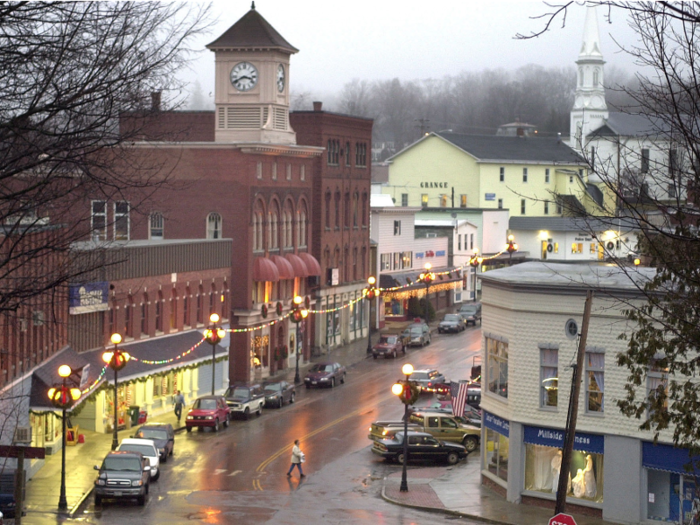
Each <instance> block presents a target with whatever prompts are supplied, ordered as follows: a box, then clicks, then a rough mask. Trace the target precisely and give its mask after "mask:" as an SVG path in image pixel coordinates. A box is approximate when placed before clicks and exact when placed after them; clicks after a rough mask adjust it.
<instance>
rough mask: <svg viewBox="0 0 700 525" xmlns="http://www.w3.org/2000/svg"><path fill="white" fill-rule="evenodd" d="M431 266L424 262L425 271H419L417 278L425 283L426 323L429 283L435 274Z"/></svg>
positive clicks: (426, 318)
mask: <svg viewBox="0 0 700 525" xmlns="http://www.w3.org/2000/svg"><path fill="white" fill-rule="evenodd" d="M432 267H433V265H432V264H430V263H425V271H424V272H423V273H421V274H420V275H419V276H418V278H419V279H420V280H421V281H423V283H424V284H425V308H424V310H425V322H426V323H428V322H429V321H430V319H428V295H429V294H430V283H432V282H433V281H434V280H435V274H434V273H433V272H431V271H430V269H431V268H432Z"/></svg>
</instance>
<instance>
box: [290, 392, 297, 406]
mask: <svg viewBox="0 0 700 525" xmlns="http://www.w3.org/2000/svg"><path fill="white" fill-rule="evenodd" d="M296 396H297V394H296V392H292V397H290V398H289V402H290V403H294V398H295V397H296Z"/></svg>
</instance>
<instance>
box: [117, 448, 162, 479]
mask: <svg viewBox="0 0 700 525" xmlns="http://www.w3.org/2000/svg"><path fill="white" fill-rule="evenodd" d="M117 450H119V451H126V452H139V453H140V454H141V455H142V456H143V457H145V458H146V459H148V463H149V465H150V466H151V471H150V474H151V481H158V478H160V452H158V449H157V448H156V445H155V443H153V441H151V440H150V439H137V438H127V439H122V442H121V443H120V444H119V446H118V447H117Z"/></svg>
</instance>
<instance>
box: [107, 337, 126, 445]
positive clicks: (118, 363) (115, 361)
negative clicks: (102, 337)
mask: <svg viewBox="0 0 700 525" xmlns="http://www.w3.org/2000/svg"><path fill="white" fill-rule="evenodd" d="M110 341H112V343H113V344H114V350H112V351H111V352H109V351H107V352H105V353H103V354H102V360H103V361H104V362H105V363H107V366H109V367H110V368H111V369H112V370H114V425H113V428H112V450H116V449H117V447H118V446H119V437H118V436H117V427H118V426H119V415H118V412H117V410H118V408H119V397H118V396H117V372H119V370H121V369H122V368H124V367H125V366H126V363H127V362H128V361H129V359H131V356H130V355H129V354H128V353H127V352H125V351H124V350H120V349H119V347H118V346H117V345H118V344H119V343H121V342H122V336H121V335H119V334H112V337H110Z"/></svg>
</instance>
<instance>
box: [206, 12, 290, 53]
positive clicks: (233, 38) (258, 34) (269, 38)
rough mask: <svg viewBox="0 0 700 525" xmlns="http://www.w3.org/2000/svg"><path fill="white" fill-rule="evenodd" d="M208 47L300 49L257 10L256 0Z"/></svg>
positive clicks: (218, 48) (286, 50) (214, 49)
mask: <svg viewBox="0 0 700 525" xmlns="http://www.w3.org/2000/svg"><path fill="white" fill-rule="evenodd" d="M207 48H208V49H210V50H212V51H217V50H223V49H229V50H232V49H236V50H243V49H248V50H249V49H275V50H278V51H282V52H286V53H288V54H292V53H297V52H298V51H299V50H298V49H297V48H296V47H294V46H293V45H292V44H290V43H289V42H287V41H286V40H285V39H284V37H283V36H282V35H280V34H279V33H278V32H277V30H276V29H275V28H274V27H272V26H271V25H270V23H269V22H268V21H267V20H265V19H264V18H263V16H262V15H261V14H260V13H258V12H257V11H256V10H255V2H253V5H252V7H251V9H250V11H248V12H247V13H246V14H245V15H243V17H242V18H241V19H240V20H239V21H238V22H236V23H235V24H233V25H232V26H231V27H230V28H229V29H228V30H227V31H226V32H225V33H224V34H223V35H221V36H220V37H219V38H217V39H216V40H214V41H213V42H212V43H211V44H208V45H207Z"/></svg>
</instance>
